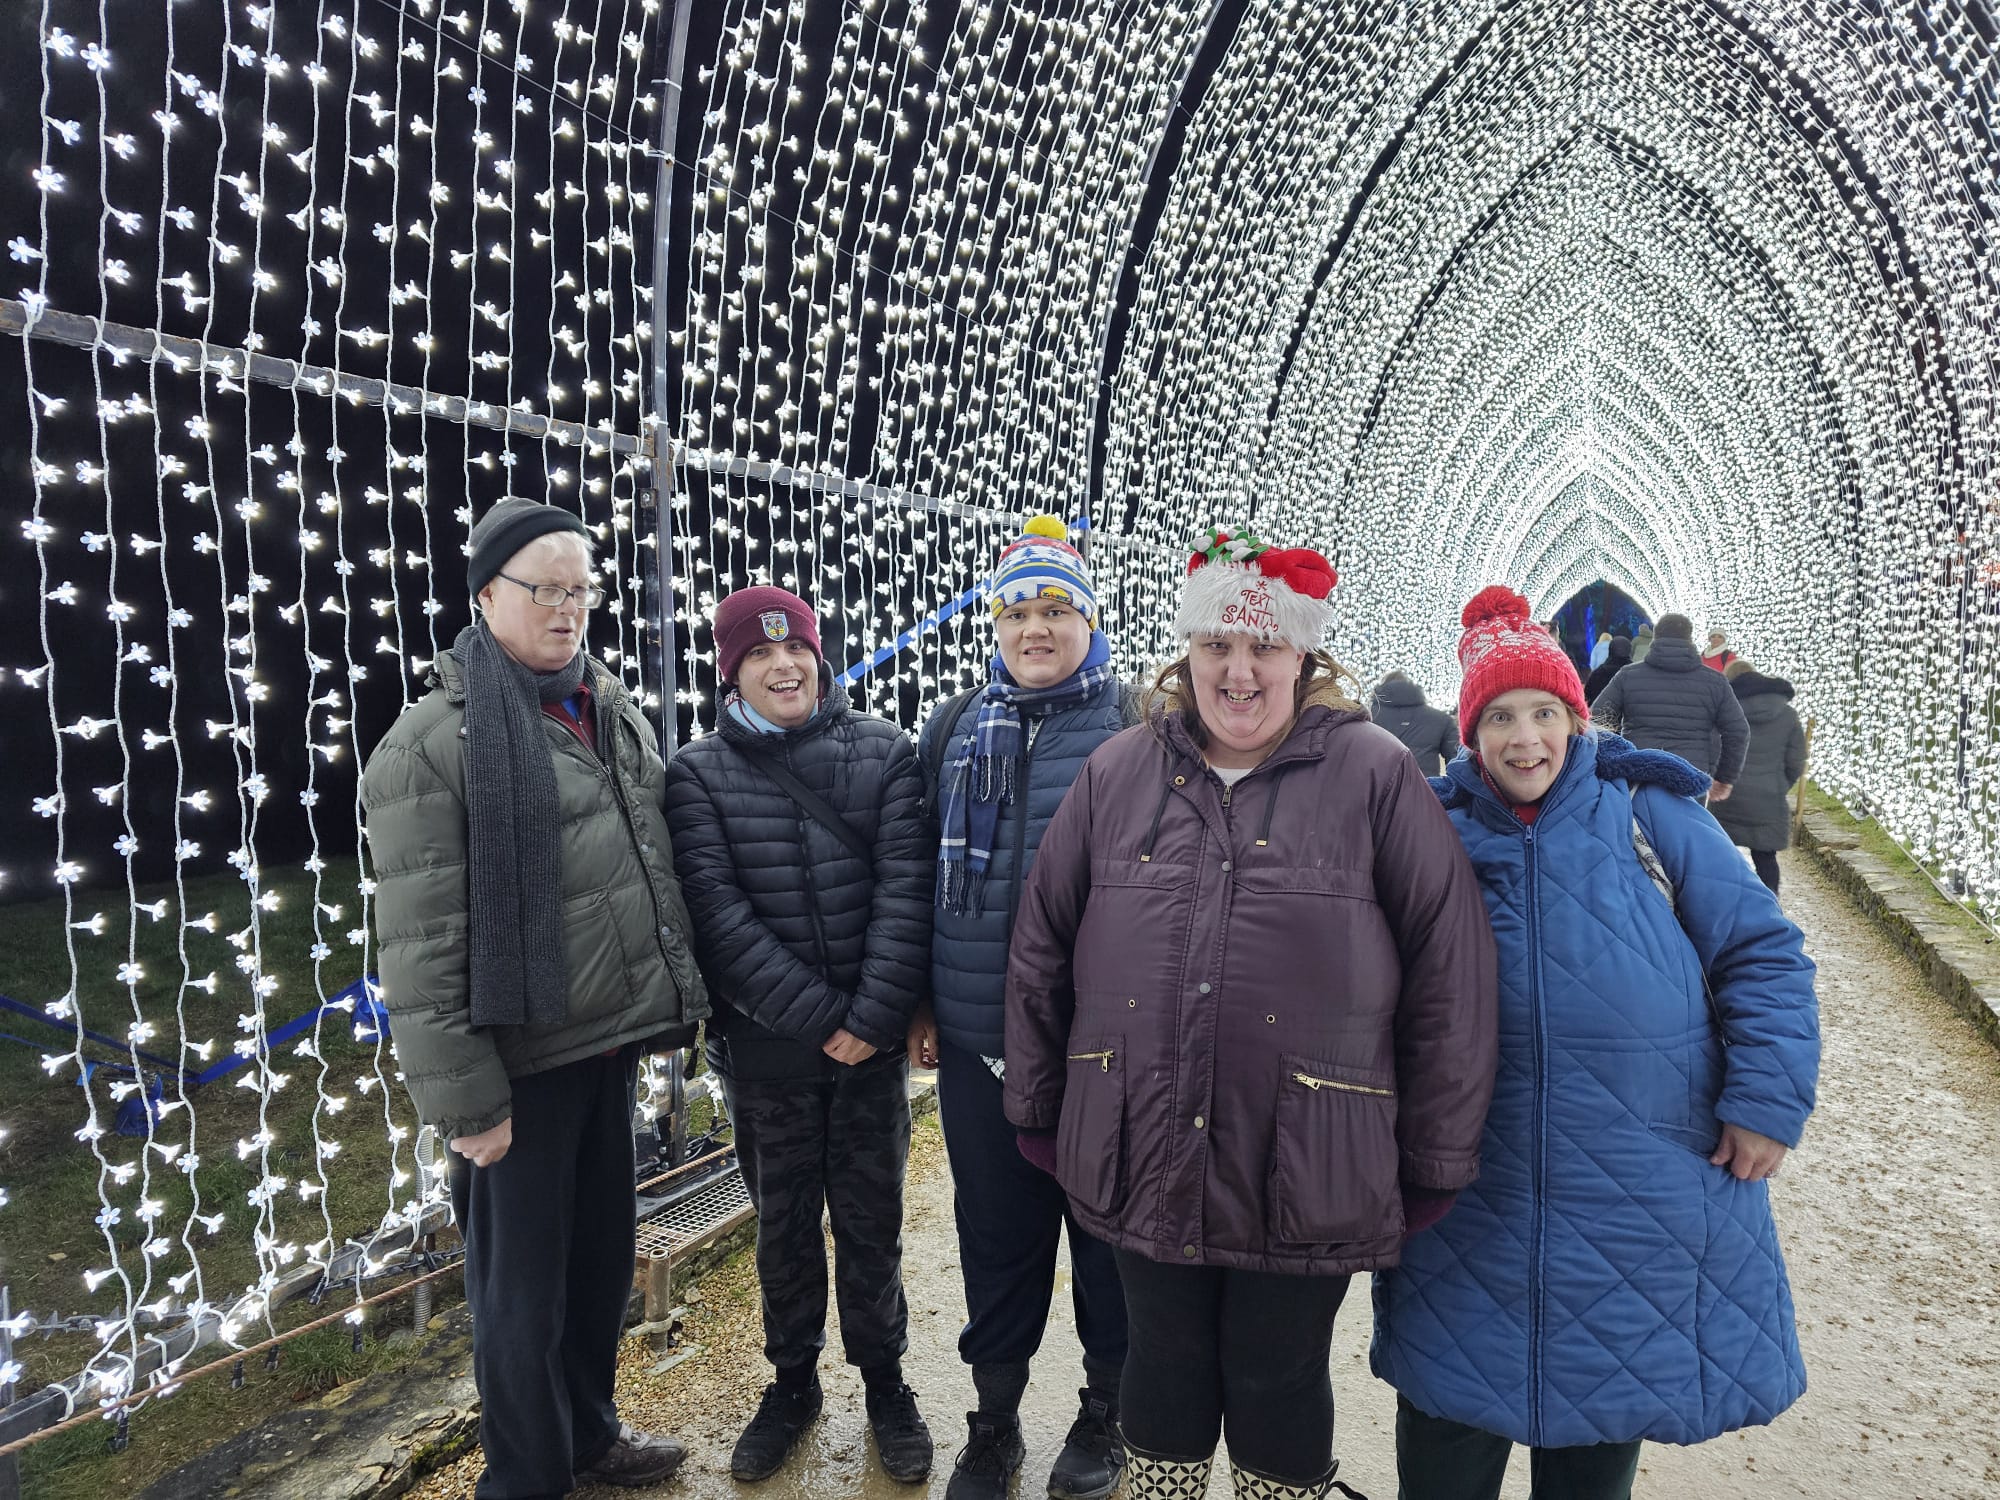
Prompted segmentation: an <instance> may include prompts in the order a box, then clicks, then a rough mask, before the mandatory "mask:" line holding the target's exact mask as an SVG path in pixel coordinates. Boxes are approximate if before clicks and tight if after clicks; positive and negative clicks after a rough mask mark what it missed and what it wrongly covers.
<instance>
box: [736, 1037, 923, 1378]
mask: <svg viewBox="0 0 2000 1500" xmlns="http://www.w3.org/2000/svg"><path fill="white" fill-rule="evenodd" d="M823 1061H824V1063H825V1066H824V1067H823V1068H821V1069H820V1070H819V1072H818V1074H817V1076H816V1077H812V1078H786V1079H773V1080H769V1081H752V1080H749V1079H731V1078H730V1077H728V1076H727V1075H726V1074H725V1075H723V1076H722V1089H723V1096H724V1098H725V1100H726V1102H727V1103H728V1106H729V1117H730V1119H731V1120H732V1121H733V1122H734V1123H735V1126H736V1154H737V1157H738V1159H739V1160H740V1161H741V1162H742V1164H743V1182H744V1185H745V1186H746V1187H748V1188H749V1190H750V1201H751V1202H752V1203H754V1204H756V1205H757V1281H758V1284H759V1288H760V1290H761V1292H762V1294H763V1302H764V1357H765V1358H766V1359H768V1360H770V1361H771V1363H772V1364H773V1365H774V1366H776V1367H777V1368H779V1369H781V1370H782V1369H789V1368H795V1367H797V1366H799V1365H805V1364H811V1363H813V1362H814V1361H815V1360H817V1359H818V1357H819V1352H820V1350H821V1349H823V1348H825V1347H826V1240H825V1236H824V1234H823V1233H822V1231H821V1228H820V1216H821V1213H822V1211H824V1212H825V1213H826V1215H827V1217H828V1218H829V1219H830V1220H831V1221H832V1225H833V1251H834V1260H833V1282H834V1294H835V1297H836V1299H837V1300H838V1303H839V1307H840V1333H841V1342H842V1344H843V1345H844V1346H845V1352H846V1356H847V1362H848V1363H849V1364H851V1365H856V1366H858V1367H860V1368H862V1369H868V1368H870V1367H872V1366H875V1365H881V1364H886V1363H888V1362H889V1361H890V1360H892V1359H899V1358H901V1357H902V1354H903V1351H904V1350H905V1349H907V1348H908V1347H909V1342H910V1341H909V1323H910V1312H909V1307H908V1304H907V1303H905V1301H904V1300H903V1172H904V1169H905V1168H906V1167H907V1166H908V1165H909V1160H910V1102H909V1071H910V1070H909V1061H908V1059H907V1058H904V1057H902V1056H900V1055H898V1056H895V1057H888V1058H870V1059H869V1060H868V1061H867V1062H865V1063H862V1064H861V1065H860V1066H858V1067H852V1068H850V1067H847V1066H845V1065H843V1064H841V1063H837V1062H834V1061H833V1060H832V1059H831V1058H825V1059H823Z"/></svg>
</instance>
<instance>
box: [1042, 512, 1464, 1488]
mask: <svg viewBox="0 0 2000 1500" xmlns="http://www.w3.org/2000/svg"><path fill="white" fill-rule="evenodd" d="M1333 583H1334V576H1333V570H1332V569H1331V568H1330V567H1328V566H1327V562H1326V559H1325V558H1323V557H1321V556H1320V555H1319V554H1318V553H1316V552H1312V551H1308V550H1305V549H1298V550H1289V551H1287V550H1281V549H1276V548H1271V547H1268V546H1266V545H1265V544H1264V543H1263V542H1261V541H1259V540H1258V539H1257V538H1255V537H1252V536H1246V535H1241V534H1231V533H1229V532H1224V531H1219V530H1218V531H1213V532H1211V533H1209V534H1208V535H1207V536H1205V537H1203V538H1202V539H1201V541H1200V543H1199V544H1198V547H1197V550H1196V552H1195V555H1194V557H1193V559H1192V561H1191V563H1190V565H1189V572H1188V578H1187V583H1186V586H1185V589H1184V591H1183V594H1182V600H1181V609H1180V616H1179V619H1178V620H1177V622H1176V628H1177V631H1178V633H1179V634H1180V636H1181V637H1182V638H1183V639H1184V640H1185V641H1186V642H1187V649H1186V651H1185V652H1184V654H1182V655H1181V656H1180V657H1179V658H1178V659H1177V660H1175V661H1174V662H1173V663H1171V664H1170V665H1169V666H1167V667H1166V668H1165V669H1164V670H1163V671H1162V672H1161V674H1160V676H1159V678H1158V680H1157V681H1156V682H1155V684H1154V692H1153V701H1152V704H1151V705H1150V708H1149V713H1148V722H1147V723H1146V724H1144V725H1135V726H1134V727H1133V728H1131V729H1128V730H1126V731H1125V732H1124V733H1122V734H1120V735H1117V736H1116V737H1114V738H1113V739H1111V740H1109V741H1107V742H1106V743H1105V744H1104V745H1102V746H1100V747H1099V748H1098V749H1097V751H1096V752H1095V753H1094V754H1093V755H1092V756H1091V758H1090V760H1089V761H1088V763H1086V765H1085V766H1084V769H1083V772H1082V774H1081V775H1080V776H1079V777H1078V778H1077V780H1076V782H1075V784H1074V785H1073V786H1072V787H1071V789H1070V793H1069V796H1068V797H1067V799H1066V800H1065V801H1064V802H1063V805H1062V808H1061V810H1060V811H1059V812H1057V814H1056V816H1055V819H1054V821H1052V822H1051V823H1050V824H1049V827H1048V831H1047V833H1046V834H1044V835H1043V838H1042V844H1041V851H1040V854H1039V856H1038V857H1037V859H1036V862H1035V868H1034V873H1033V874H1032V875H1031V876H1030V877H1029V880H1028V883H1027V886H1026V888H1025V889H1024V890H1023V892H1022V896H1021V910H1020V915H1019V918H1018V920H1017V921H1016V922H1015V925H1014V936H1013V945H1012V948H1011V950H1010V963H1009V969H1008V975H1007V1074H1006V1108H1007V1114H1008V1117H1009V1118H1010V1119H1012V1120H1013V1121H1014V1123H1015V1124H1016V1125H1017V1126H1019V1127H1021V1131H1022V1135H1023V1142H1022V1149H1023V1152H1024V1154H1031V1155H1033V1154H1036V1153H1039V1154H1041V1155H1043V1157H1044V1159H1045V1160H1046V1161H1047V1162H1048V1164H1049V1166H1050V1168H1051V1169H1052V1170H1053V1171H1054V1172H1055V1174H1056V1176H1057V1178H1058V1180H1059V1181H1060V1182H1061V1183H1062V1186H1063V1188H1064V1189H1065V1191H1066V1192H1067V1193H1068V1195H1069V1199H1070V1205H1071V1208H1072V1210H1073V1212H1074V1214H1075V1219H1076V1222H1077V1223H1078V1224H1080V1225H1082V1226H1083V1228H1084V1229H1085V1230H1086V1231H1088V1232H1089V1233H1090V1234H1093V1235H1095V1236H1096V1237H1098V1238H1099V1239H1101V1240H1103V1241H1104V1242H1105V1243H1107V1244H1109V1245H1110V1246H1111V1247H1112V1250H1113V1253H1114V1254H1115V1256H1116V1258H1117V1262H1118V1273H1119V1278H1120V1280H1121V1281H1122V1282H1123V1284H1124V1288H1125V1306H1126V1317H1127V1326H1128V1330H1129V1346H1128V1350H1129V1352H1128V1353H1127V1356H1126V1362H1125V1373H1124V1379H1123V1388H1122V1395H1121V1400H1122V1408H1121V1413H1120V1418H1121V1425H1122V1428H1123V1431H1124V1435H1125V1441H1126V1446H1127V1452H1128V1459H1127V1465H1126V1486H1127V1488H1126V1494H1127V1495H1128V1496H1129V1497H1131V1500H1158V1497H1165V1496H1196V1495H1205V1494H1207V1493H1208V1481H1209V1472H1210V1467H1211V1464H1212V1462H1213V1455H1214V1451H1215V1446H1216V1443H1217V1440H1218V1439H1219V1438H1221V1437H1223V1436H1224V1435H1226V1436H1227V1440H1228V1444H1229V1458H1230V1465H1231V1470H1232V1476H1233V1479H1234V1482H1235V1489H1236V1494H1237V1495H1239V1496H1246V1497H1247V1496H1255V1497H1260V1500H1319V1497H1320V1496H1323V1495H1325V1494H1326V1493H1327V1492H1328V1491H1329V1489H1330V1488H1331V1487H1332V1484H1333V1470H1334V1467H1335V1464H1334V1458H1333V1389H1332V1384H1331V1381H1330V1379H1329V1376H1328V1348H1329V1345H1330V1342H1331V1339H1332V1335H1333V1323H1334V1317H1335V1314H1336V1313H1337V1312H1338V1310H1339V1308H1340V1303H1341V1298H1342V1296H1343V1294H1344V1293H1345V1292H1346V1290H1347V1284H1348V1279H1349V1277H1350V1276H1351V1275H1353V1273H1355V1272H1357V1271H1373V1270H1379V1269H1381V1268H1383V1267H1385V1266H1391V1265H1394V1264H1395V1262H1396V1259H1397V1257H1398V1256H1399V1255H1400V1254H1401V1253H1402V1250H1403V1244H1404V1240H1405V1238H1406V1236H1407V1235H1408V1234H1409V1233H1411V1232H1412V1231H1413V1230H1415V1229H1417V1228H1420V1227H1422V1225H1423V1224H1424V1223H1426V1222H1429V1221H1432V1220H1434V1219H1435V1218H1436V1216H1437V1215H1439V1214H1440V1213H1442V1211H1443V1209H1444V1208H1445V1207H1446V1206H1448V1205H1449V1203H1450V1200H1451V1197H1452V1195H1453V1194H1454V1193H1455V1192H1456V1191H1458V1190H1459V1189H1461V1188H1463V1187H1465V1186H1466V1185H1467V1184H1468V1183H1470V1182H1471V1181H1472V1180H1473V1178H1474V1177H1475V1176H1476V1175H1477V1172H1478V1168H1479V1160H1478V1143H1479V1136H1480V1129H1481V1125H1482V1123H1483V1121H1484V1119H1485V1115H1486V1102H1487V1098H1488V1095H1489V1093H1490V1091H1491V1089H1492V1084H1493V1068H1494V1058H1495V1053H1496V1041H1495V1034H1494V1015H1495V999H1494V968H1493V939H1492V935H1491V933H1490V931H1489V930H1488V927H1487V922H1486V913H1485V910H1484V908H1483V906H1482V905H1481V903H1480V899H1479V890H1478V886H1477V884H1476V883H1475V881H1474V880H1473V876H1472V871H1471V869H1470V867H1469V866H1468V865H1467V863H1466V860H1465V855H1464V850H1463V849H1462V848H1461V847H1460V845H1459V842H1458V840H1457V839H1456V838H1455V837H1453V835H1452V831H1451V826H1450V824H1449V822H1448V821H1447V820H1446V819H1445V817H1444V815H1443V813H1442V812H1441V811H1440V810H1439V808H1438V805H1437V799H1436V798H1435V797H1433V796H1432V795H1431V792H1430V789H1429V787H1427V786H1426V785H1425V783H1424V780H1423V777H1422V776H1421V775H1420V774H1419V772H1418V770H1417V766H1416V762H1415V761H1414V760H1412V759H1411V758H1410V755H1409V752H1408V751H1406V750H1405V749H1404V748H1403V747H1402V745H1401V744H1400V743H1399V742H1398V741H1397V740H1396V739H1395V738H1394V736H1392V735H1390V734H1389V733H1388V732H1387V731H1386V730H1383V729H1379V728H1377V727H1376V726H1375V725H1373V724H1371V723H1369V721H1368V717H1367V715H1366V714H1365V713H1363V712H1362V711H1361V708H1360V706H1359V705H1358V704H1356V703H1355V702H1354V701H1353V700H1351V699H1350V698H1348V697H1347V696H1345V695H1344V694H1343V692H1342V691H1341V685H1340V684H1341V678H1342V677H1343V676H1344V675H1345V674H1344V673H1343V672H1342V671H1341V668H1340V667H1339V666H1338V664H1336V663H1335V661H1334V660H1333V658H1332V657H1331V656H1329V655H1328V654H1327V653H1326V652H1325V651H1324V650H1323V649H1322V648H1321V645H1320V642H1321V639H1322V637H1323V636H1324V634H1325V632H1326V628H1327V625H1328V623H1329V619H1330V616H1331V613H1332V611H1331V607H1330V605H1329V603H1328V599H1327V595H1328V593H1329V592H1330V591H1331V589H1332V587H1333Z"/></svg>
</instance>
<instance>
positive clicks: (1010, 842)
mask: <svg viewBox="0 0 2000 1500" xmlns="http://www.w3.org/2000/svg"><path fill="white" fill-rule="evenodd" d="M1124 694H1125V688H1124V686H1123V684H1121V683H1119V682H1118V681H1117V680H1115V679H1114V680H1112V681H1110V682H1107V683H1105V684H1104V686H1103V687H1102V688H1100V689H1099V690H1098V693H1097V696H1096V697H1094V698H1092V699H1091V700H1090V701H1089V702H1088V703H1086V704H1084V705H1083V706H1082V707H1080V708H1069V709H1063V710H1062V711H1060V712H1058V713H1053V714H1050V715H1049V716H1048V717H1047V718H1046V719H1044V720H1043V721H1042V724H1041V727H1040V729H1038V730H1037V731H1036V732H1035V736H1034V742H1033V743H1032V744H1031V745H1030V746H1029V748H1028V752H1027V765H1026V767H1025V769H1024V772H1023V775H1022V777H1021V780H1022V782H1023V784H1025V786H1026V787H1027V791H1026V794H1025V795H1024V796H1022V797H1020V798H1019V799H1017V800H1016V801H1014V802H1012V803H1009V804H1008V805H1007V806H1006V807H1003V808H1002V809H1001V810H1000V826H999V828H998V829H997V830H996V831H995V833H994V836H993V861H992V863H991V864H990V865H989V866H988V867H987V871H986V881H985V894H984V896H983V897H982V899H981V901H980V909H979V910H978V911H977V912H948V911H944V910H942V909H938V910H936V911H934V912H933V917H934V919H935V922H936V934H935V936H934V937H933V939H932V943H931V1007H932V1009H933V1010H934V1011H935V1013H936V1015H937V1025H938V1031H939V1033H940V1034H941V1035H942V1036H943V1037H944V1039H945V1040H946V1041H947V1042H949V1043H951V1044H952V1045H953V1046H954V1047H964V1048H968V1049H970V1050H971V1051H974V1052H977V1053H978V1054H979V1055H980V1056H981V1057H1000V1056H1002V1055H1004V1053H1005V1051H1006V1015H1007V1007H1006V996H1007V940H1008V938H1009V937H1010V936H1011V935H1012V933H1013V930H1014V913H1015V911H1016V910H1018V909H1019V907H1020V902H1021V882H1022V881H1023V880H1025V879H1026V878H1027V875H1028V871H1029V870H1030V869H1031V868H1033V866H1034V860H1035V850H1036V849H1038V848H1040V847H1041V842H1042V830H1043V829H1045V828H1047V827H1048V826H1049V819H1050V818H1053V817H1054V816H1055V815H1056V809H1057V808H1058V807H1060V806H1062V800H1063V797H1064V796H1065V795H1066V794H1067V793H1068V792H1069V788H1070V783H1071V782H1073V781H1075V780H1076V777H1077V773H1078V772H1079V771H1081V770H1082V769H1083V763H1084V762H1085V761H1086V760H1088V759H1089V758H1090V752H1091V751H1093V750H1095V749H1096V748H1097V747H1098V746H1099V745H1101V744H1103V743H1104V742H1105V741H1106V740H1108V739H1110V738H1111V736H1113V735H1114V734H1116V733H1118V732H1119V731H1120V730H1121V729H1123V728H1124V727H1125V709H1124V707H1123V700H1124ZM946 707H947V708H949V707H950V703H949V701H948V702H947V704H946ZM943 717H944V710H942V709H941V710H939V712H938V713H935V714H933V715H932V716H931V720H930V722H929V723H928V724H926V725H924V729H923V734H922V735H921V736H920V737H919V739H918V751H919V754H920V755H921V756H922V757H923V761H924V763H925V764H926V765H931V764H939V763H940V762H938V761H937V760H936V758H935V757H936V751H935V750H934V749H933V748H932V741H933V740H935V739H936V738H937V736H938V735H940V734H947V733H948V734H949V735H950V736H951V738H950V740H949V741H948V742H947V743H946V744H945V746H944V759H943V761H942V762H941V764H942V765H943V767H944V774H945V775H947V776H949V775H950V774H951V769H952V767H953V766H954V765H955V764H957V761H958V754H959V750H960V748H961V746H962V744H963V742H964V741H965V740H967V739H970V738H971V736H972V731H973V727H974V725H975V724H977V722H978V720H979V700H978V699H974V700H973V701H972V702H971V703H969V704H968V705H966V707H965V709H964V710H963V712H961V713H960V714H958V716H957V722H956V723H954V724H950V725H946V724H942V723H940V722H939V721H940V720H941V719H942V718H943ZM935 800H936V799H935V797H933V801H935ZM1024 803H1025V804H1026V816H1025V817H1024V816H1023V808H1022V804H1024ZM932 832H933V835H935V832H936V830H935V829H933V830H932ZM675 847H676V848H678V847H679V844H678V835H677V836H676V845H675ZM931 854H932V871H931V873H932V877H933V881H935V874H936V854H937V844H936V839H935V837H933V839H932V843H931ZM932 888H933V889H934V885H933V887H932Z"/></svg>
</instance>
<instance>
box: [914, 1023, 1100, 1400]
mask: <svg viewBox="0 0 2000 1500" xmlns="http://www.w3.org/2000/svg"><path fill="white" fill-rule="evenodd" d="M938 1118H939V1122H940V1123H941V1124H942V1125H943V1127H944V1145H945V1152H946V1155H947V1156H948V1157H949V1158H950V1160H951V1180H952V1182H953V1183H954V1184H955V1185H956V1186H955V1188H954V1191H953V1194H952V1214H953V1216H954V1217H955V1218H956V1219H957V1221H958V1265H959V1271H960V1274H961V1275H962V1276H963V1277H964V1279H965V1311H966V1320H965V1327H964V1329H963V1330H961V1331H960V1333H959V1335H958V1354H959V1358H961V1359H963V1360H964V1361H965V1362H966V1363H967V1364H969V1365H972V1366H975V1367H977V1366H980V1365H1011V1364H1025V1363H1026V1362H1027V1361H1028V1360H1030V1359H1032V1358H1033V1357H1034V1354H1035V1351H1036V1350H1037V1349H1039V1348H1041V1346H1042V1333H1043V1330H1044V1329H1045V1328H1047V1326H1048V1321H1049V1301H1050V1299H1051V1298H1052V1297H1053V1296H1054V1295H1055V1286H1056V1249H1057V1245H1058V1243H1059V1241H1060V1240H1061V1237H1062V1232H1063V1228H1064V1226H1065V1225H1067V1226H1068V1229H1069V1264H1070V1296H1071V1299H1072V1301H1073V1302H1074V1304H1075V1306H1076V1331H1077V1337H1078V1338H1079V1339H1080V1340H1081V1341H1082V1344H1083V1363H1084V1370H1085V1372H1086V1374H1087V1375H1088V1377H1089V1379H1090V1383H1091V1384H1093V1385H1096V1386H1099V1387H1100V1388H1102V1387H1103V1386H1106V1385H1112V1384H1115V1383H1116V1382H1117V1380H1118V1376H1119V1371H1120V1370H1121V1369H1122V1368H1123V1366H1124V1364H1125V1293H1124V1291H1123V1289H1122V1288H1120V1286H1119V1284H1118V1264H1117V1262H1116V1261H1115V1260H1113V1259H1112V1255H1111V1249H1110V1247H1109V1246H1108V1245H1106V1244H1105V1243H1104V1242H1103V1241H1102V1240H1099V1239H1094V1238H1093V1237H1092V1236H1090V1235H1089V1234H1087V1233H1085V1232H1084V1231H1083V1230H1081V1229H1079V1228H1077V1224H1076V1219H1075V1217H1074V1216H1073V1215H1072V1214H1071V1213H1070V1211H1069V1196H1068V1195H1067V1194H1066V1193H1064V1192H1063V1190H1062V1185H1061V1184H1060V1183H1058V1182H1057V1181H1056V1180H1055V1178H1053V1177H1051V1176H1049V1174H1048V1173H1046V1172H1044V1171H1043V1170H1042V1169H1041V1168H1040V1167H1037V1166H1035V1165H1033V1164H1032V1163H1030V1162H1029V1161H1028V1160H1027V1159H1026V1158H1025V1157H1023V1156H1022V1155H1021V1153H1020V1150H1019V1149H1018V1148H1017V1147H1016V1145H1015V1140H1014V1136H1015V1132H1014V1127H1013V1125H1012V1124H1011V1123H1010V1122H1009V1121H1008V1119H1007V1116H1006V1113H1005V1111H1004V1110H1003V1109H1002V1108H1001V1103H1000V1080H999V1079H997V1078H995V1077H994V1076H993V1070H992V1069H991V1068H989V1067H987V1066H986V1060H985V1059H984V1058H982V1057H981V1056H979V1054H978V1053H976V1052H971V1051H968V1050H966V1049H965V1048H963V1047H954V1046H952V1045H951V1044H950V1043H948V1042H940V1043H939V1045H938Z"/></svg>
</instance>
